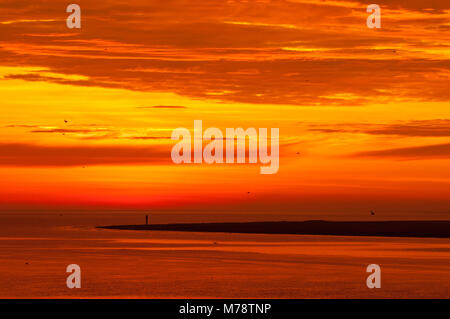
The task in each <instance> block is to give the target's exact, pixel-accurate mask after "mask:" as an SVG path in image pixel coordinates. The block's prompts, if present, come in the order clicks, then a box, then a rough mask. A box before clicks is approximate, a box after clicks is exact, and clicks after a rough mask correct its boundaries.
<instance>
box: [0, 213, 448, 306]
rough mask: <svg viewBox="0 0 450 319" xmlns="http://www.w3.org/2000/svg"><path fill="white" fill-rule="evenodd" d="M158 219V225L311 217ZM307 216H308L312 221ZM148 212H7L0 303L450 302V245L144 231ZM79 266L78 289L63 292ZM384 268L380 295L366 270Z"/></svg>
mask: <svg viewBox="0 0 450 319" xmlns="http://www.w3.org/2000/svg"><path fill="white" fill-rule="evenodd" d="M242 216H243V215H242V214H236V213H234V214H233V213H222V214H217V213H215V214H207V213H197V214H193V213H182V214H181V213H151V214H150V222H151V223H170V222H211V221H243V220H248V221H252V220H304V219H305V216H304V215H302V216H300V215H295V214H289V215H279V214H276V215H275V214H273V215H270V214H266V215H263V214H250V215H249V214H246V215H245V216H246V217H245V218H243V217H242ZM307 219H309V217H308V218H307ZM143 222H144V214H143V213H142V212H140V213H136V212H96V213H93V212H62V213H59V212H50V213H49V212H47V213H46V212H5V213H0V297H1V298H385V297H388V298H449V297H450V239H420V238H375V237H340V236H303V235H259V234H258V235H257V234H224V233H183V232H137V231H117V230H104V229H102V230H100V229H96V228H95V226H98V225H115V224H142V223H143ZM69 264H78V265H80V267H81V271H82V275H81V277H82V287H81V289H68V288H67V287H66V277H67V276H68V274H67V273H66V267H67V265H69ZM369 264H379V265H380V266H381V271H382V275H381V282H382V286H381V288H380V289H368V288H367V286H366V278H367V276H368V274H367V273H366V267H367V265H369Z"/></svg>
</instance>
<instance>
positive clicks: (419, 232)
mask: <svg viewBox="0 0 450 319" xmlns="http://www.w3.org/2000/svg"><path fill="white" fill-rule="evenodd" d="M98 228H104V229H121V230H149V231H151V230H153V231H185V232H221V233H248V234H291V235H292V234H295V235H335V236H383V237H430V238H450V221H373V222H362V221H350V222H347V221H333V222H332V221H322V220H311V221H302V222H298V221H279V222H271V221H267V222H244V223H195V224H152V225H116V226H99V227H98Z"/></svg>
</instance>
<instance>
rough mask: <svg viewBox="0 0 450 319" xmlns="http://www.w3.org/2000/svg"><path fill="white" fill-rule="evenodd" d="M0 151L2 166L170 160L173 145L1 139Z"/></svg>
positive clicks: (139, 163) (166, 161) (0, 164)
mask: <svg viewBox="0 0 450 319" xmlns="http://www.w3.org/2000/svg"><path fill="white" fill-rule="evenodd" d="M0 154H1V155H0V166H18V167H41V166H49V167H69V166H81V165H154V164H165V163H171V157H170V147H169V146H167V145H158V146H155V145H147V146H121V145H117V146H46V145H35V144H19V143H17V144H6V143H1V144H0Z"/></svg>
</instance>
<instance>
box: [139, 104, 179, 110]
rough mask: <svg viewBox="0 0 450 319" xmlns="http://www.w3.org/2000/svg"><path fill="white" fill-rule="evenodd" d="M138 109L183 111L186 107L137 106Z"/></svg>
mask: <svg viewBox="0 0 450 319" xmlns="http://www.w3.org/2000/svg"><path fill="white" fill-rule="evenodd" d="M138 108H139V109H185V108H186V106H181V105H154V106H138Z"/></svg>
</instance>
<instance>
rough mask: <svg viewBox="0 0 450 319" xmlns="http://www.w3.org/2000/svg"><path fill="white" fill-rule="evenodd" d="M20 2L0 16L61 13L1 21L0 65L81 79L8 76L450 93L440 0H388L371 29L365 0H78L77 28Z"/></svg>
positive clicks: (333, 100) (254, 98)
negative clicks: (70, 29) (380, 22)
mask: <svg viewBox="0 0 450 319" xmlns="http://www.w3.org/2000/svg"><path fill="white" fill-rule="evenodd" d="M18 3H20V5H19V4H17V3H16V2H13V1H8V2H6V3H5V5H4V8H2V13H1V14H2V15H1V16H0V21H16V20H20V19H25V20H47V19H54V20H56V21H58V22H55V23H52V27H51V28H49V23H48V22H39V21H36V22H33V23H12V24H0V32H1V33H2V45H1V46H0V60H1V61H2V64H3V65H9V66H33V65H34V66H40V67H46V68H48V69H49V70H51V72H52V73H53V74H65V75H78V76H80V78H64V77H58V76H51V75H49V74H45V73H43V72H38V74H36V73H34V74H33V73H30V74H9V75H6V76H5V78H9V79H23V80H27V81H48V82H56V83H61V84H70V85H82V86H101V87H118V88H125V89H130V90H140V91H158V92H173V93H177V94H180V95H184V96H189V97H193V98H204V99H211V98H214V99H217V100H222V101H232V102H245V103H255V104H257V103H259V104H292V105H336V106H340V105H348V106H353V105H364V104H367V103H376V102H385V101H393V100H394V99H395V100H403V101H405V100H423V101H448V100H450V91H449V90H448V89H447V86H448V70H449V69H450V61H449V60H448V46H447V45H446V43H447V42H448V41H447V38H446V34H445V32H442V28H441V29H440V28H438V27H437V26H439V25H441V26H442V25H445V24H446V21H448V16H447V15H446V14H444V13H442V10H444V9H448V6H449V2H448V1H432V2H423V1H419V0H412V1H403V0H387V1H385V2H384V3H383V4H382V6H383V10H385V9H386V8H391V9H397V8H403V9H401V10H400V11H395V12H394V11H392V10H391V11H387V14H388V16H389V18H388V19H386V20H383V21H384V22H383V29H382V30H380V32H374V31H373V30H368V29H367V28H366V26H365V18H366V17H367V13H366V12H365V8H366V7H367V4H368V1H365V0H364V1H351V0H346V1H339V0H336V1H319V0H296V1H272V2H267V1H248V2H242V1H221V2H220V1H219V2H218V1H214V2H208V1H201V0H193V1H189V2H185V1H182V0H174V1H170V2H169V3H164V4H162V3H160V2H159V1H139V2H137V3H136V4H133V6H129V5H126V4H125V3H124V2H123V1H118V0H112V1H108V2H106V1H96V2H83V1H82V2H81V3H79V4H80V6H81V8H82V12H85V11H84V10H86V12H89V14H86V15H82V17H83V19H84V20H83V21H84V24H83V25H85V26H86V27H83V28H82V29H81V31H79V30H77V31H76V33H73V34H75V36H68V29H67V28H66V26H65V23H64V19H65V17H66V16H67V15H66V13H65V12H64V8H61V4H60V3H59V2H57V1H56V0H50V1H45V2H37V3H32V2H30V1H19V2H18ZM428 7H430V8H434V9H435V10H434V11H433V10H432V11H430V10H425V9H427V8H428ZM406 9H408V10H419V11H420V12H414V13H411V12H410V11H407V10H406ZM299 12H301V13H302V15H301V19H299V14H298V13H299ZM383 12H386V10H385V11H383ZM430 12H432V13H433V14H430ZM105 17H108V19H107V20H105ZM433 28H435V29H433ZM46 34H47V35H48V36H47V37H46V36H45V35H46ZM423 34H427V37H426V38H424V36H423ZM430 39H432V41H431V40H430ZM249 70H251V71H250V72H249ZM330 79H332V80H330ZM423 83H426V86H425V85H423ZM343 97H350V98H343ZM156 107H158V106H156Z"/></svg>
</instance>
